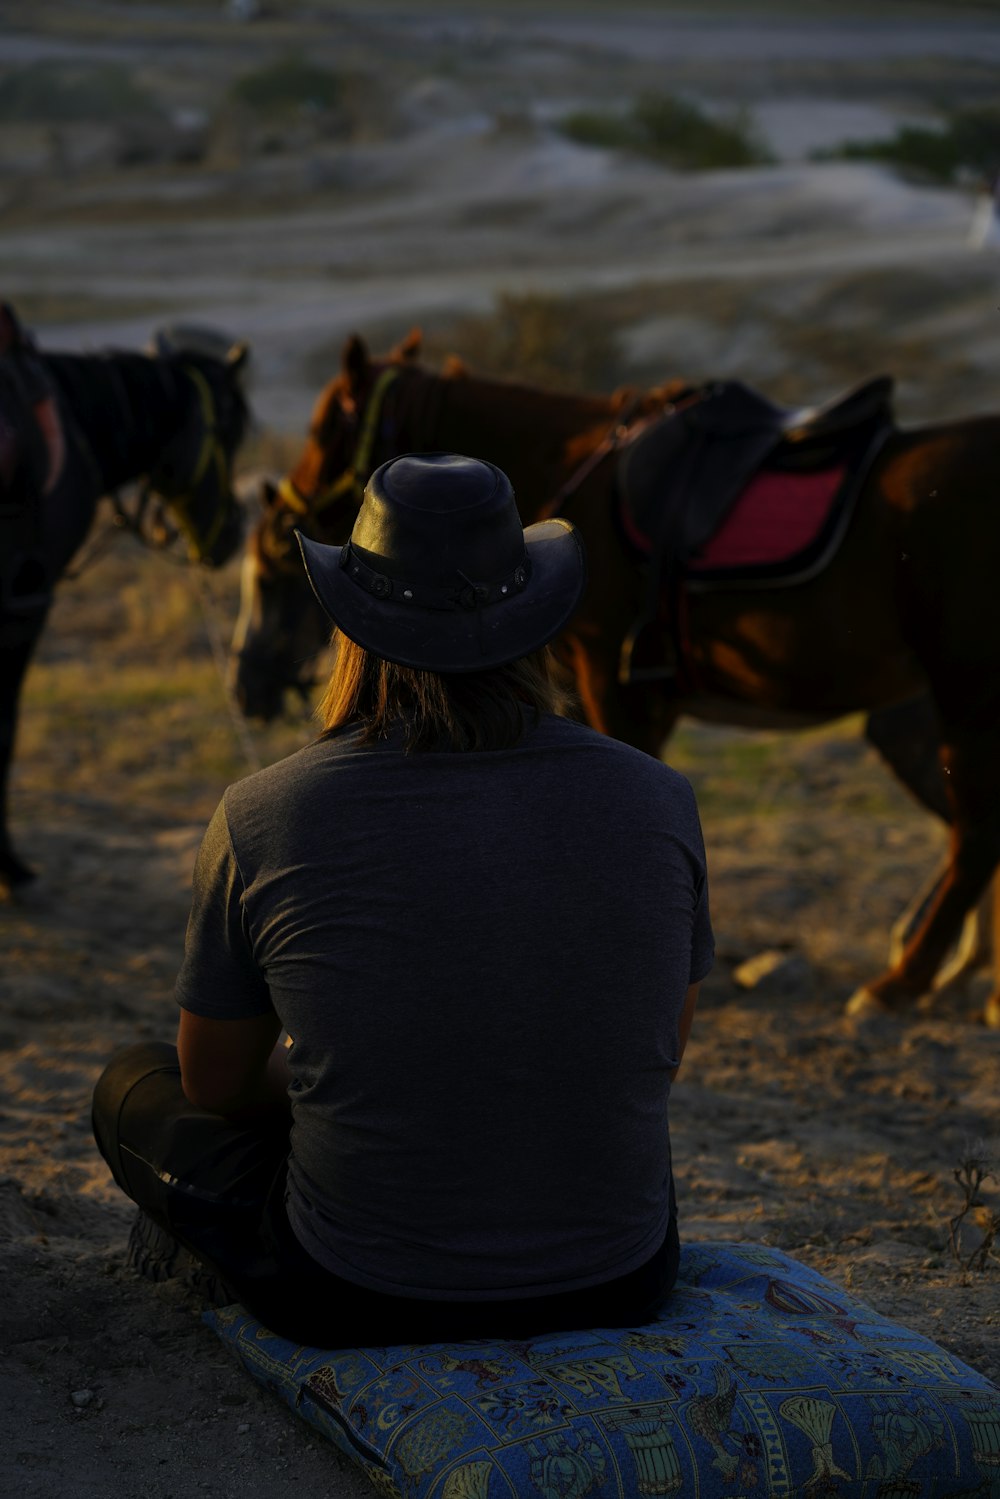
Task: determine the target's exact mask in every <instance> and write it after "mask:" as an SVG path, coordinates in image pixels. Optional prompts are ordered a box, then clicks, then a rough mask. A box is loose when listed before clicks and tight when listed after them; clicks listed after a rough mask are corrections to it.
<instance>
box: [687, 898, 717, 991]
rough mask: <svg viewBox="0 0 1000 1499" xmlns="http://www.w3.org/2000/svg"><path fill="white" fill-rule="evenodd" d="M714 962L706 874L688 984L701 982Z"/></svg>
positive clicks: (693, 930) (693, 933)
mask: <svg viewBox="0 0 1000 1499" xmlns="http://www.w3.org/2000/svg"><path fill="white" fill-rule="evenodd" d="M714 963H715V937H714V936H713V934H712V920H711V917H710V915H709V910H708V876H707V875H705V876H703V878H702V881H701V889H700V891H699V892H698V900H697V905H696V906H695V910H694V922H693V924H692V927H691V974H690V977H689V978H688V984H689V985H691V984H700V983H701V981H702V979H703V978H705V977H707V975H708V974H709V973H711V971H712V966H713V964H714Z"/></svg>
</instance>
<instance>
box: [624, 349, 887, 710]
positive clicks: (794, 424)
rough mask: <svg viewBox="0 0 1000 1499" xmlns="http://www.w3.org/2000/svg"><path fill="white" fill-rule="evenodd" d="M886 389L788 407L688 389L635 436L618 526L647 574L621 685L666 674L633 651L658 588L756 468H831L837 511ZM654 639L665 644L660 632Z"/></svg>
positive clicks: (653, 614)
mask: <svg viewBox="0 0 1000 1499" xmlns="http://www.w3.org/2000/svg"><path fill="white" fill-rule="evenodd" d="M892 392H893V381H892V378H891V376H887V375H880V376H876V377H875V378H873V379H870V380H866V381H864V382H863V383H861V384H859V385H856V386H853V387H852V388H851V389H849V390H847V391H846V392H845V393H844V394H842V395H840V396H838V397H837V398H836V399H834V400H832V401H829V402H827V403H826V404H824V405H821V406H813V407H788V406H781V405H778V404H777V403H776V402H774V401H771V400H770V399H769V398H768V397H767V396H764V395H761V394H760V393H759V392H757V391H755V390H752V389H751V388H750V387H749V386H747V385H744V384H743V383H742V382H741V381H738V380H733V381H725V382H721V383H714V384H710V385H707V386H703V387H700V388H697V389H695V390H693V391H691V392H690V393H689V394H688V395H687V396H686V397H684V398H682V399H681V400H680V401H678V402H677V403H676V404H675V405H673V406H670V407H668V408H667V410H666V411H665V412H664V413H663V415H662V416H659V417H656V418H654V419H653V420H652V421H651V422H649V423H648V424H646V425H644V426H642V427H641V428H639V429H638V430H637V432H636V435H635V437H634V438H631V439H630V440H628V441H627V443H626V445H625V446H624V448H623V449H622V452H621V455H620V457H619V461H618V471H617V483H618V495H619V504H620V510H621V518H622V523H623V527H624V529H625V531H626V534H627V535H628V537H629V538H630V540H631V541H632V542H633V544H634V545H635V547H636V549H637V550H638V551H639V552H640V553H642V554H643V555H644V556H645V557H646V558H647V559H648V562H649V573H648V578H647V589H646V598H645V601H644V607H643V610H642V612H641V613H640V615H639V616H638V618H637V619H636V621H635V623H634V624H633V627H632V629H631V630H630V632H629V635H628V637H627V638H626V641H625V643H624V646H623V649H622V659H621V670H620V675H621V679H622V680H623V681H626V682H628V681H635V680H638V679H640V678H642V677H648V678H652V677H661V678H662V677H669V676H672V675H674V672H675V669H676V668H675V665H674V663H671V662H667V663H664V662H662V661H649V660H648V659H646V662H645V664H642V665H641V664H640V656H642V655H643V653H642V652H640V651H639V650H638V644H639V641H640V638H643V637H645V640H646V645H647V652H646V653H645V654H646V656H647V658H648V645H649V643H650V641H651V640H652V639H653V633H652V632H651V631H650V630H649V628H648V627H650V626H652V625H654V624H656V622H657V620H658V618H659V615H660V613H661V597H660V594H661V582H662V581H663V580H664V578H665V577H666V576H667V575H670V576H672V577H673V578H674V579H675V580H676V579H679V578H680V577H682V576H683V575H684V574H685V573H686V571H687V570H688V566H689V564H692V561H693V559H696V558H697V557H698V556H699V554H701V553H702V552H703V551H704V549H705V548H706V546H707V544H708V543H709V541H710V539H711V538H712V537H713V536H715V534H716V533H717V532H718V531H719V528H720V527H721V526H722V525H723V523H724V522H725V521H726V518H727V517H728V516H729V514H730V512H731V511H732V510H733V507H734V506H735V505H736V502H737V500H739V499H740V497H741V496H742V495H743V494H744V492H745V491H747V488H748V486H749V485H750V484H751V481H752V480H753V479H754V477H755V475H757V474H759V473H760V471H761V470H762V469H765V468H766V469H768V470H773V471H775V472H789V473H799V474H810V473H817V472H819V471H827V472H837V473H838V475H839V477H838V481H837V497H836V502H835V503H836V506H837V507H838V509H839V510H841V511H842V510H843V509H844V508H845V506H846V503H847V499H848V497H849V495H850V494H851V493H852V492H856V489H857V484H858V482H859V476H860V473H861V470H862V466H863V462H864V457H865V455H866V454H868V453H870V452H871V451H872V445H873V440H874V438H875V436H876V434H878V433H880V432H882V431H885V430H888V428H889V426H890V425H891V423H892ZM852 477H853V484H852V482H851V481H852ZM831 529H832V528H831ZM695 570H696V569H695ZM761 572H766V569H758V573H761ZM787 580H788V579H787V578H786V581H787ZM731 581H733V582H735V581H736V578H735V575H733V576H732V578H731ZM655 634H656V638H657V639H659V640H660V641H662V640H663V635H664V632H663V630H662V629H658V630H657V631H656V632H655ZM675 634H676V631H675Z"/></svg>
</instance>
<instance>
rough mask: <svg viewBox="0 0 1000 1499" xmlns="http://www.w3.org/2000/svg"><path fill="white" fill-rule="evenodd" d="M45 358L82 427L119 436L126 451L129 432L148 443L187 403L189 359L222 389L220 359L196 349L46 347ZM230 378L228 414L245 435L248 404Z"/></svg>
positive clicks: (237, 430) (122, 450)
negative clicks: (153, 350)
mask: <svg viewBox="0 0 1000 1499" xmlns="http://www.w3.org/2000/svg"><path fill="white" fill-rule="evenodd" d="M41 358H42V362H43V364H44V365H45V368H46V369H47V370H48V372H49V374H50V375H51V377H52V379H53V380H54V381H55V384H56V386H57V388H58V391H59V394H60V396H61V397H62V399H63V401H64V402H65V403H66V405H67V406H68V408H69V410H70V412H71V413H72V415H73V417H74V418H75V420H76V423H77V425H78V426H79V427H80V429H81V430H82V431H83V432H88V433H89V432H95V431H96V432H104V433H107V434H109V436H114V446H115V448H116V449H117V450H118V451H119V453H122V454H124V453H125V452H126V451H127V448H128V446H129V437H130V436H131V438H132V439H133V440H138V441H139V442H142V443H145V442H146V441H147V440H148V439H149V438H150V437H151V436H152V435H154V434H155V433H156V432H157V431H160V430H162V428H163V425H164V421H165V420H166V421H167V422H169V421H171V420H173V419H174V418H176V417H177V416H179V415H181V414H182V413H183V412H184V410H185V409H186V408H187V406H188V403H189V402H190V399H191V392H190V386H189V383H188V382H187V381H184V380H179V379H178V374H179V373H180V372H181V371H182V369H183V367H184V366H185V365H189V366H193V367H194V368H195V369H198V370H199V371H200V372H201V373H202V374H203V375H204V376H205V377H206V379H208V380H209V382H210V383H211V384H212V387H213V389H214V390H215V391H216V393H218V384H219V382H218V368H219V361H218V360H216V359H212V358H211V357H210V356H208V355H205V354H201V353H197V352H194V351H187V350H178V351H177V352H175V353H173V352H172V353H169V354H156V355H153V354H137V353H135V352H134V351H133V350H130V349H102V350H99V351H97V352H94V353H85V354H77V353H47V352H46V353H44V354H42V355H41ZM213 370H214V372H215V379H214V380H213V379H212V375H213ZM229 383H230V387H231V391H232V394H231V397H227V398H228V399H231V400H232V403H233V405H232V409H231V412H229V413H227V417H228V418H229V420H231V422H232V424H233V430H234V432H235V433H236V434H237V440H241V439H242V437H243V435H244V433H245V431H246V428H247V425H248V423H249V407H248V405H247V402H246V399H245V397H244V396H243V393H242V391H241V390H240V388H239V385H238V383H237V382H236V381H235V380H234V381H232V382H229ZM115 434H117V435H115Z"/></svg>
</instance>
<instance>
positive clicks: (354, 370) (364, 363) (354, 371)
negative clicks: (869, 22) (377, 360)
mask: <svg viewBox="0 0 1000 1499" xmlns="http://www.w3.org/2000/svg"><path fill="white" fill-rule="evenodd" d="M368 362H369V361H368V345H367V344H366V343H365V341H364V339H363V338H362V337H361V336H360V335H359V334H357V333H352V334H351V336H350V338H349V339H348V340H347V342H346V344H345V345H344V347H343V350H342V351H341V355H340V368H341V370H342V371H343V373H344V376H345V378H346V380H347V384H348V386H349V387H350V389H351V391H356V390H357V389H358V387H359V386H360V384H361V382H362V381H363V380H364V378H365V375H366V374H367V372H368Z"/></svg>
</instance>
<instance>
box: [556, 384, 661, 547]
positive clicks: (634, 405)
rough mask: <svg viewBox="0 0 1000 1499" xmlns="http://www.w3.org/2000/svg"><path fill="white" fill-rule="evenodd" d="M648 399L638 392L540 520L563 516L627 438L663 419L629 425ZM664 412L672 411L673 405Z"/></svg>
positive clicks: (557, 492)
mask: <svg viewBox="0 0 1000 1499" xmlns="http://www.w3.org/2000/svg"><path fill="white" fill-rule="evenodd" d="M645 399H646V393H645V392H644V391H637V392H636V394H635V395H634V396H633V397H632V399H631V400H630V401H628V402H627V403H626V405H625V407H624V408H623V410H621V411H620V412H618V413H617V415H616V417H615V420H614V422H613V424H612V425H611V426H610V427H609V428H608V430H607V432H606V433H605V434H604V436H603V437H602V438H601V441H600V442H599V443H598V444H597V447H596V448H594V449H593V451H592V452H590V453H588V454H587V456H586V458H585V459H584V460H583V462H582V463H581V464H579V465H578V467H577V468H575V469H574V470H573V472H572V473H571V474H570V476H569V478H568V479H567V480H566V482H565V483H564V484H561V485H560V486H559V488H558V489H557V490H556V492H555V494H554V495H553V496H552V498H551V499H550V500H549V502H548V503H547V505H546V506H545V508H544V509H543V510H542V512H541V514H540V515H539V517H538V518H539V520H551V519H552V517H553V516H556V515H563V514H564V510H563V503H564V501H566V500H568V499H569V498H570V497H571V496H572V495H574V494H576V492H577V490H578V489H579V488H580V486H581V485H582V484H583V483H584V481H585V480H586V479H589V478H590V475H591V474H592V473H593V472H594V470H595V469H596V468H597V467H598V465H599V464H600V463H602V462H603V461H604V459H605V458H607V457H608V456H609V454H611V453H614V452H615V451H616V450H617V449H618V448H619V447H621V445H622V443H623V442H624V441H625V439H626V438H628V439H632V438H633V437H637V436H638V434H639V432H641V431H642V429H643V426H644V425H645V422H646V421H650V420H653V419H655V417H657V416H659V415H660V412H659V411H656V412H650V413H648V414H647V416H646V418H645V420H644V421H643V423H642V424H641V425H635V426H630V425H629V423H630V422H632V419H633V417H634V416H635V414H636V412H637V411H638V410H639V409H640V407H641V406H642V404H643V402H644V401H645ZM664 409H665V410H669V409H670V407H669V404H668V405H667V406H666V407H665V408H664Z"/></svg>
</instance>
